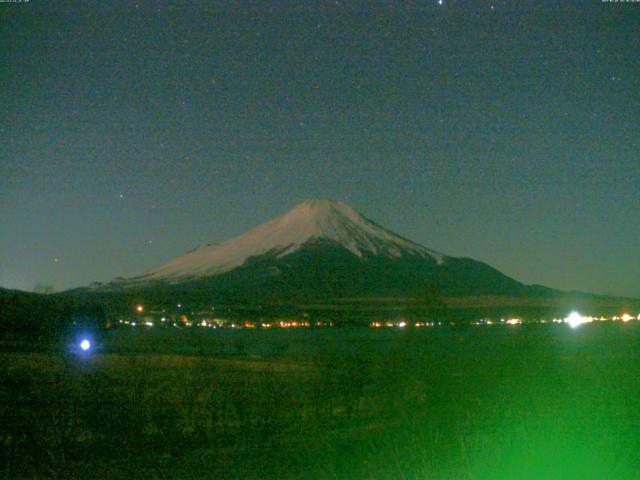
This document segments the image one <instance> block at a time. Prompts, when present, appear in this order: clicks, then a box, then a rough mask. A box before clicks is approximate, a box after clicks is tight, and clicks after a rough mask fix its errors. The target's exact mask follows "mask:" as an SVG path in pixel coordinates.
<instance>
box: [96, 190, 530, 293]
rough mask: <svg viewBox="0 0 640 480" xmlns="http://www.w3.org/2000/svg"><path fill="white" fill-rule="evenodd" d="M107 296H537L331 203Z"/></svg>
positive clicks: (310, 204) (185, 258) (308, 206)
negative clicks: (122, 292) (144, 293)
mask: <svg viewBox="0 0 640 480" xmlns="http://www.w3.org/2000/svg"><path fill="white" fill-rule="evenodd" d="M105 288H106V289H110V290H113V289H117V290H120V289H122V288H124V289H125V290H127V291H130V293H129V294H128V295H131V294H133V293H134V291H149V290H154V291H155V292H156V294H157V296H160V297H163V296H164V297H167V298H169V297H174V296H175V295H176V294H179V295H180V298H186V297H194V298H196V297H197V298H207V299H216V300H217V301H225V300H233V301H243V302H262V301H270V302H291V301H300V302H304V301H311V300H313V301H323V302H324V301H331V300H333V299H340V298H356V297H365V298H374V297H376V298H380V297H385V298H386V297H414V298H433V296H434V295H437V296H443V295H455V296H464V295H523V294H527V292H529V293H532V292H533V290H531V288H530V287H527V286H525V285H523V284H521V283H520V282H517V281H516V280H513V279H512V278H509V277H507V276H506V275H504V274H502V273H501V272H499V271H498V270H496V269H494V268H492V267H490V266H489V265H486V264H484V263H482V262H478V261H475V260H472V259H467V258H455V257H451V256H447V255H444V254H442V253H439V252H437V251H435V250H431V249H429V248H427V247H424V246H422V245H419V244H417V243H415V242H412V241H410V240H407V239H405V238H403V237H401V236H400V235H397V234H395V233H393V232H391V231H389V230H387V229H385V228H383V227H382V226H380V225H378V224H376V223H375V222H373V221H371V220H369V219H368V218H366V217H364V216H363V215H361V214H359V213H358V212H356V211H355V210H353V209H352V208H351V207H349V206H348V205H345V204H344V203H341V202H333V201H329V200H308V201H306V202H303V203H302V204H300V205H298V206H297V207H295V208H294V209H293V210H291V211H290V212H288V213H286V214H284V215H282V216H280V217H278V218H276V219H274V220H271V221H269V222H266V223H264V224H262V225H259V226H257V227H255V228H253V229H251V230H249V231H247V232H246V233H244V234H242V235H240V236H238V237H235V238H232V239H231V240H227V241H225V242H223V243H220V244H204V245H201V246H200V247H197V248H196V249H194V250H192V251H190V252H188V253H186V254H184V255H182V256H179V257H177V258H175V259H173V260H171V261H169V262H167V263H165V264H164V265H161V266H159V267H158V268H155V269H153V270H150V271H148V272H146V273H144V274H142V275H140V276H137V277H133V278H130V279H128V280H125V281H123V282H112V283H111V284H108V285H107V286H106V287H105Z"/></svg>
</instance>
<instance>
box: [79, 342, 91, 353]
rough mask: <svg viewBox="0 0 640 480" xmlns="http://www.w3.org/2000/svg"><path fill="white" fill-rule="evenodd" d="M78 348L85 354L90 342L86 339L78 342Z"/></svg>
mask: <svg viewBox="0 0 640 480" xmlns="http://www.w3.org/2000/svg"><path fill="white" fill-rule="evenodd" d="M80 348H81V349H82V350H84V351H85V352H86V351H87V350H89V349H90V348H91V342H90V341H89V340H87V339H85V340H82V341H81V342H80Z"/></svg>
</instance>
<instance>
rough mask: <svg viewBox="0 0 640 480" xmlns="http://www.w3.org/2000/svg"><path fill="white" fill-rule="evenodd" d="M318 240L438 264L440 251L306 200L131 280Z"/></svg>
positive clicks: (214, 267)
mask: <svg viewBox="0 0 640 480" xmlns="http://www.w3.org/2000/svg"><path fill="white" fill-rule="evenodd" d="M316 240H324V241H329V242H332V243H334V244H337V245H340V246H342V247H343V248H345V249H346V250H348V251H349V252H351V253H352V254H353V255H355V256H357V257H360V258H362V257H363V256H365V255H374V256H385V257H391V258H399V257H402V256H407V255H410V256H415V257H420V258H423V259H427V260H429V261H432V262H437V263H442V262H443V260H444V255H442V254H440V253H438V252H435V251H433V250H429V249H427V248H425V247H422V246H420V245H418V244H416V243H414V242H411V241H409V240H406V239H404V238H402V237H400V236H399V235H396V234H395V233H393V232H391V231H389V230H386V229H385V228H383V227H381V226H379V225H377V224H376V223H374V222H372V221H371V220H369V219H367V218H366V217H364V216H362V215H360V214H359V213H358V212H356V211H355V210H353V209H352V208H351V207H349V206H348V205H345V204H344V203H341V202H332V201H330V200H308V201H306V202H304V203H302V204H300V205H298V206H297V207H296V208H294V209H293V210H291V211H290V212H288V213H286V214H285V215H282V216H281V217H278V218H276V219H274V220H271V221H269V222H267V223H264V224H262V225H259V226H257V227H255V228H253V229H251V230H249V231H248V232H246V233H244V234H242V235H240V236H238V237H235V238H232V239H231V240H228V241H226V242H224V243H222V244H213V245H203V246H201V247H199V248H196V249H195V250H193V251H191V252H189V253H187V254H185V255H182V256H180V257H178V258H175V259H174V260H171V261H170V262H168V263H166V264H164V265H162V266H160V267H158V268H156V269H154V270H151V271H149V272H147V273H145V274H143V275H141V276H140V277H136V278H134V279H132V280H133V281H149V280H164V281H169V282H172V283H179V282H181V281H184V280H186V279H194V278H199V277H207V276H212V275H219V274H222V273H225V272H228V271H230V270H233V269H234V268H237V267H240V266H241V265H243V264H244V263H245V262H246V261H247V260H248V259H250V258H254V257H258V256H261V255H267V254H269V255H272V256H275V257H276V258H283V257H286V256H287V255H290V254H292V253H294V252H296V251H297V250H299V249H300V248H302V247H303V246H305V245H306V244H308V243H311V242H313V241H316Z"/></svg>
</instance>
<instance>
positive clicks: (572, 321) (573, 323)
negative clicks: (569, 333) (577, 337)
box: [564, 312, 591, 328]
mask: <svg viewBox="0 0 640 480" xmlns="http://www.w3.org/2000/svg"><path fill="white" fill-rule="evenodd" d="M564 321H565V323H568V324H569V326H570V327H571V328H578V327H579V326H580V325H582V324H583V323H588V322H590V321H591V318H589V317H583V316H582V315H580V314H579V313H578V312H571V313H570V314H569V316H568V317H567V318H565V319H564Z"/></svg>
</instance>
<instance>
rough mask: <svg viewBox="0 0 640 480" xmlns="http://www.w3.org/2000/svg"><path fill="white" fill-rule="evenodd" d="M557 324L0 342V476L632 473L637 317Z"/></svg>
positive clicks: (638, 430)
mask: <svg viewBox="0 0 640 480" xmlns="http://www.w3.org/2000/svg"><path fill="white" fill-rule="evenodd" d="M563 327H564V326H560V327H555V326H552V327H536V328H520V327H514V328H508V327H499V328H495V329H491V328H489V329H486V328H485V329H468V330H439V331H437V332H436V331H430V332H422V331H420V332H377V331H371V330H345V331H343V330H332V331H326V332H321V331H310V332H307V333H305V334H295V335H288V334H289V333H290V332H279V333H277V334H275V336H274V335H272V336H270V337H269V336H266V335H269V334H260V335H254V334H251V333H241V332H234V333H238V334H239V335H236V336H233V335H228V334H225V335H224V336H220V335H218V336H216V335H209V334H206V335H205V334H194V333H188V332H186V333H187V335H186V336H176V335H177V334H175V333H174V332H171V333H168V332H167V333H163V332H160V333H157V332H153V333H152V332H146V333H144V332H143V333H139V332H138V333H135V334H132V333H131V332H124V333H120V334H117V336H116V337H114V338H110V339H108V340H107V344H106V345H105V349H106V350H107V351H109V352H112V353H103V354H98V355H95V356H93V357H91V358H88V359H80V358H77V357H75V356H73V355H68V354H63V353H58V354H43V353H40V354H24V353H12V354H2V355H0V365H1V367H0V376H1V378H0V385H2V386H1V387H0V395H1V396H0V402H1V404H2V409H1V410H0V412H1V417H0V420H1V423H0V427H1V430H0V441H1V442H2V446H3V448H2V457H1V458H2V472H3V474H4V476H5V478H138V477H144V478H230V479H231V478H248V479H251V478H255V479H265V478H318V479H325V478H327V479H342V478H345V479H360V478H362V479H368V478H370V479H382V478H389V479H402V478H404V479H414V478H416V479H417V478H420V479H502V478H504V479H513V478H518V479H547V478H562V479H572V478H576V479H578V478H579V479H589V478H593V479H602V478H607V479H630V478H638V477H637V472H640V455H639V454H638V452H640V448H639V447H640V413H639V412H638V399H639V398H640V380H639V379H638V377H637V372H638V367H639V366H640V353H639V352H638V349H637V348H636V347H637V344H638V340H639V339H640V331H639V330H640V329H638V328H636V327H635V326H630V325H625V326H618V325H602V326H601V325H598V326H595V325H594V326H589V327H588V328H585V329H581V330H580V331H569V330H568V329H567V328H563ZM314 335H315V336H314ZM238 345H241V346H240V347H238ZM194 348H195V349H196V350H195V351H191V350H189V349H194ZM172 350H173V351H172ZM154 351H156V352H158V351H159V352H163V353H162V354H157V353H153V352H154Z"/></svg>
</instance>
